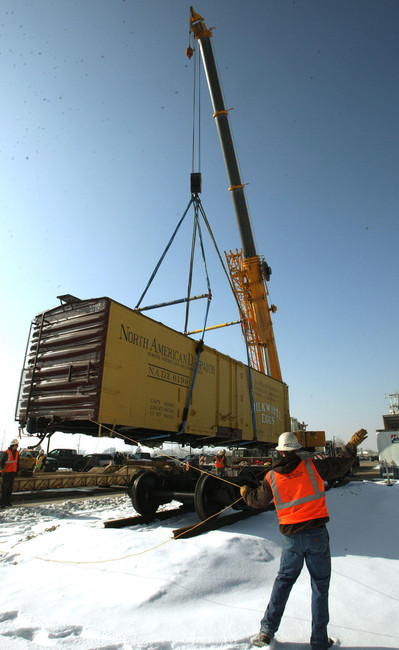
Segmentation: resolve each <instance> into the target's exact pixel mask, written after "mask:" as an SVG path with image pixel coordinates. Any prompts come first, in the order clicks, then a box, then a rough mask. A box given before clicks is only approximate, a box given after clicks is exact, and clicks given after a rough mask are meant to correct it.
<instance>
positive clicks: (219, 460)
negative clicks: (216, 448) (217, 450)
mask: <svg viewBox="0 0 399 650" xmlns="http://www.w3.org/2000/svg"><path fill="white" fill-rule="evenodd" d="M225 460H226V456H215V467H216V469H222V468H223V467H224V461H225Z"/></svg>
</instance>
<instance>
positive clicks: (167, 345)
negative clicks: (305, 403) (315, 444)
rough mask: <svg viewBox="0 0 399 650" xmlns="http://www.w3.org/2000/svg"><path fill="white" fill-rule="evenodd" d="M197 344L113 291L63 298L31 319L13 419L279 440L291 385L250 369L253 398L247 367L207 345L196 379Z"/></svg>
mask: <svg viewBox="0 0 399 650" xmlns="http://www.w3.org/2000/svg"><path fill="white" fill-rule="evenodd" d="M197 346H198V341H195V340H193V339H192V338H190V337H188V336H186V335H184V334H182V333H180V332H177V331H175V330H173V329H171V328H169V327H167V326H165V325H163V324H162V323H159V322H157V321H155V320H152V319H150V318H148V317H147V316H144V315H143V314H141V313H140V312H138V311H135V310H132V309H130V308H128V307H125V306H124V305H122V304H120V303H118V302H115V301H113V300H111V299H109V298H98V299H90V300H82V301H80V300H75V301H71V302H70V303H68V304H62V305H60V306H58V307H56V308H55V309H52V310H49V311H47V312H44V313H43V314H39V316H37V317H36V318H35V319H34V321H33V324H32V328H31V333H30V337H29V342H28V348H27V356H26V359H25V365H24V369H23V373H22V379H21V386H20V392H19V396H18V403H17V412H16V419H17V420H18V421H19V424H20V426H22V427H26V428H27V431H28V433H31V434H36V433H43V432H44V431H48V432H51V431H63V432H71V433H87V434H90V435H110V433H111V432H110V430H111V431H112V435H116V436H120V437H125V438H126V439H127V442H129V441H130V440H134V441H140V442H143V443H145V444H150V445H151V444H156V442H162V441H164V440H165V441H166V440H170V441H177V442H179V441H180V442H184V443H187V442H188V441H189V442H190V444H191V445H192V446H200V447H202V446H203V445H206V444H226V443H231V444H240V442H241V443H242V444H243V443H247V444H248V443H251V442H252V443H255V442H258V443H264V444H270V445H274V444H275V443H276V441H277V438H278V436H279V434H280V433H281V432H282V431H286V430H289V428H290V424H289V423H290V417H289V405H288V388H287V385H286V384H284V383H282V382H279V381H277V380H275V379H272V378H271V377H268V376H266V375H264V374H263V373H260V372H257V371H255V370H251V380H252V394H253V400H252V402H251V397H250V383H249V374H248V367H247V366H246V365H245V364H243V363H241V362H239V361H236V360H235V359H232V358H230V357H229V356H227V355H225V354H221V353H220V352H218V351H217V350H214V349H212V348H209V347H207V346H204V347H203V350H202V352H201V354H200V360H199V364H198V370H197V373H196V375H195V380H194V369H195V366H196V362H197ZM191 389H192V397H191V401H190V404H189V408H188V410H186V406H187V403H188V397H189V393H190V390H191ZM253 413H254V415H255V420H256V432H255V431H254V424H253ZM183 422H185V426H184V430H183V428H182V427H183Z"/></svg>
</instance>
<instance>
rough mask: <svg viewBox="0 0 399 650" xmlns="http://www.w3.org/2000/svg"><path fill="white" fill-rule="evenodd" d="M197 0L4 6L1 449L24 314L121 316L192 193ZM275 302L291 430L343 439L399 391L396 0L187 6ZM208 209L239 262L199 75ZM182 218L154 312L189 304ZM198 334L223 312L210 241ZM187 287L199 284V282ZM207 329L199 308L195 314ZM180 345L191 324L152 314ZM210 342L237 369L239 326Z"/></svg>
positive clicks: (0, 10) (11, 429)
mask: <svg viewBox="0 0 399 650" xmlns="http://www.w3.org/2000/svg"><path fill="white" fill-rule="evenodd" d="M189 6H190V2H186V1H185V0H180V1H177V0H176V1H173V0H169V1H157V0H126V1H122V0H108V1H105V0H68V2H66V1H64V0H3V2H2V3H1V7H0V30H1V54H0V66H1V84H2V92H1V97H2V99H1V102H0V123H1V132H2V135H1V143H0V165H1V169H0V183H1V192H0V214H1V235H2V255H1V277H2V318H1V359H2V372H1V375H2V389H1V395H0V398H1V414H2V425H1V427H2V431H0V440H1V438H2V434H3V435H5V436H8V435H14V434H15V433H16V425H15V424H14V422H13V417H14V408H15V401H16V396H17V389H18V383H19V374H20V370H21V367H22V362H23V356H24V352H25V345H26V340H27V335H28V330H29V324H30V321H31V319H32V318H33V317H34V316H35V315H36V314H37V313H39V312H41V311H43V310H45V309H48V308H51V307H54V306H56V304H57V303H58V301H57V299H56V296H57V295H59V294H63V293H72V294H74V295H76V296H78V297H80V298H89V297H99V296H103V295H107V296H109V297H111V298H113V299H115V300H118V301H120V302H122V303H123V304H125V305H128V306H131V307H133V306H134V305H135V304H136V302H137V300H138V298H139V296H140V295H141V292H142V290H143V288H144V286H145V284H146V282H147V279H148V278H149V275H150V273H151V272H152V270H153V268H154V266H155V263H156V262H157V260H158V258H159V256H160V254H161V252H162V250H163V248H164V247H165V245H166V243H167V241H168V239H169V237H170V235H171V233H172V231H173V229H174V227H175V225H176V223H177V221H178V219H179V217H180V216H181V214H182V213H183V211H184V209H185V207H186V205H187V203H188V201H189V199H190V190H189V176H190V172H191V153H192V150H191V144H192V143H191V140H192V93H193V61H191V62H190V61H189V60H188V59H187V58H186V57H185V49H186V47H187V45H188V34H189V27H188V19H189ZM194 8H195V10H196V11H197V12H199V13H200V14H202V15H203V16H204V18H205V21H206V23H207V25H208V26H215V27H216V29H215V30H214V35H213V47H214V51H215V56H216V59H217V62H218V68H219V73H220V77H221V82H222V86H223V89H224V93H225V100H226V106H227V107H233V108H234V110H233V111H231V113H230V123H231V128H232V131H233V134H234V139H235V144H236V148H237V154H238V158H239V161H240V168H241V172H242V178H243V181H244V182H248V183H249V185H248V187H247V189H246V195H247V202H248V206H249V210H250V214H251V219H252V224H253V229H254V233H255V237H256V243H257V248H258V253H259V254H261V255H264V256H265V257H266V260H267V262H268V263H269V264H270V266H271V267H272V269H273V275H272V279H271V281H270V283H269V291H270V298H271V302H273V303H275V304H276V305H277V306H278V311H277V313H276V314H275V316H274V318H273V322H274V328H275V336H276V340H277V347H278V352H279V356H280V363H281V368H282V373H283V378H284V380H285V381H286V382H287V383H288V385H289V389H290V404H291V414H292V415H293V416H295V417H297V418H298V419H300V420H305V421H306V422H307V423H308V424H309V427H310V428H311V429H325V430H326V432H327V436H328V437H331V436H333V435H336V436H339V437H343V438H344V439H345V440H346V439H348V437H349V436H350V434H351V433H352V432H353V431H355V430H356V429H358V428H359V427H361V426H364V427H366V428H367V429H368V430H369V432H370V434H371V435H370V443H371V446H375V445H374V442H375V436H374V433H375V430H376V429H378V428H381V427H382V417H381V416H382V413H384V412H387V410H388V403H387V401H386V400H385V397H384V395H385V393H388V392H392V391H394V390H397V389H398V388H399V373H398V367H399V364H398V360H399V353H398V322H399V307H398V296H397V285H398V275H399V261H398V260H399V255H398V235H399V218H398V203H399V202H398V198H399V197H398V193H399V183H398V168H399V153H398V152H399V142H398V139H399V138H398V107H399V91H398V62H399V27H398V25H399V3H398V2H397V1H396V0H374V1H370V0H335V1H334V0H324V1H323V2H320V1H319V0H295V1H286V0H278V1H277V0H273V1H271V0H250V2H246V3H244V2H242V0H218V1H217V2H215V1H214V0H212V1H210V0H201V1H200V0H198V2H197V4H195V3H194ZM201 98H202V109H201V114H202V125H201V171H202V175H203V192H202V201H203V205H204V208H205V211H206V213H207V216H208V219H209V220H210V222H211V224H212V227H213V230H214V233H215V237H216V239H217V242H218V245H219V247H220V249H221V250H230V249H232V250H235V249H236V248H240V247H241V243H240V240H239V234H238V229H237V227H236V223H235V217H234V211H233V207H232V203H231V198H230V195H229V193H228V191H227V187H228V182H227V178H226V173H225V169H224V163H223V158H222V154H221V150H220V146H219V140H218V137H217V132H216V127H215V124H214V121H213V119H212V117H211V113H212V109H211V104H210V99H209V94H208V90H207V87H206V84H205V76H204V74H202V76H201ZM191 223H192V222H191V219H190V221H189V222H187V224H186V226H185V228H184V229H183V230H182V232H181V234H180V235H179V237H178V240H177V242H176V244H175V245H174V247H173V249H172V251H171V253H170V254H169V256H168V258H167V260H166V263H165V265H164V266H163V267H161V271H160V274H159V277H157V279H156V281H155V283H154V285H153V288H152V289H151V292H150V294H149V296H148V300H147V302H148V303H151V302H155V301H157V302H158V301H160V300H171V299H174V298H180V297H183V296H184V295H185V291H186V283H187V269H188V262H189V252H190V245H191ZM207 255H208V264H209V270H210V280H211V286H212V290H213V295H214V298H213V302H212V307H211V313H210V317H209V323H210V324H216V323H220V322H223V321H226V320H234V319H235V318H236V317H237V314H236V310H235V305H234V301H233V299H232V297H231V296H230V294H229V290H228V288H227V285H226V282H225V280H224V277H223V274H222V273H221V271H220V269H219V267H218V264H217V261H216V256H215V254H214V253H213V250H212V247H211V245H210V243H209V240H207ZM193 290H194V292H196V293H202V292H203V291H204V290H206V284H205V280H204V277H203V274H202V273H201V272H200V266H198V272H197V274H196V279H195V283H194V288H193ZM194 312H195V314H194V315H195V318H194V322H192V326H193V328H194V327H201V326H202V323H203V315H204V305H203V304H202V305H201V306H198V308H197V310H194ZM151 316H152V317H154V318H156V319H159V320H162V321H163V322H165V323H167V324H169V325H171V326H172V327H175V328H176V329H182V328H183V326H184V310H183V309H179V308H174V309H168V310H162V312H157V313H152V314H151ZM205 342H206V343H208V344H209V345H211V346H212V347H216V348H218V349H220V350H222V351H223V352H226V353H227V354H230V355H231V356H233V357H236V358H239V359H244V358H245V349H244V346H243V343H242V340H241V333H240V331H239V330H238V329H237V328H236V329H234V328H228V329H225V330H222V331H221V333H220V332H219V333H213V334H209V336H207V337H206V339H205Z"/></svg>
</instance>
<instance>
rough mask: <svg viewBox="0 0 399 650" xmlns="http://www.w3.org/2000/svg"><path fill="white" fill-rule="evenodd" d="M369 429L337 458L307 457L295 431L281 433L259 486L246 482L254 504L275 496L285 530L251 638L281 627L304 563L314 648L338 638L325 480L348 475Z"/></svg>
mask: <svg viewBox="0 0 399 650" xmlns="http://www.w3.org/2000/svg"><path fill="white" fill-rule="evenodd" d="M366 437H367V431H366V430H365V429H360V430H359V431H357V432H356V433H355V434H354V435H353V436H352V438H351V439H350V441H349V442H348V444H347V445H346V446H345V447H344V449H343V451H342V453H341V454H340V455H339V456H336V457H334V458H324V459H317V460H316V459H315V460H311V459H310V458H304V459H302V458H301V457H300V456H299V454H298V452H299V449H301V447H302V445H300V444H299V442H298V439H297V437H296V435H295V433H291V432H286V433H282V434H281V436H280V437H279V440H278V445H277V447H276V449H277V451H279V452H280V454H281V457H280V458H279V459H278V460H277V461H275V462H274V463H273V465H272V469H271V470H270V472H268V473H267V474H266V476H265V478H264V479H263V482H262V484H261V485H260V486H259V487H258V488H251V487H249V486H246V485H244V486H243V487H241V488H240V492H241V496H242V498H243V499H244V501H245V503H247V504H248V505H249V506H251V507H252V508H265V507H266V506H267V505H268V503H269V502H270V501H271V500H272V499H274V503H275V506H276V510H277V514H278V518H279V523H280V532H281V533H282V536H283V543H282V553H281V562H280V568H279V572H278V574H277V577H276V579H275V581H274V585H273V589H272V593H271V597H270V601H269V604H268V606H267V609H266V611H265V614H264V616H263V618H262V620H261V624H260V632H259V634H257V635H256V636H255V637H254V639H252V643H253V645H255V646H258V647H262V646H268V645H270V643H271V641H272V639H273V637H274V635H275V633H276V632H277V630H278V628H279V625H280V621H281V618H282V616H283V613H284V608H285V605H286V603H287V600H288V597H289V595H290V592H291V589H292V587H293V585H294V583H295V582H296V580H297V578H298V576H299V574H300V573H301V570H302V567H303V563H304V561H305V562H306V566H307V568H308V571H309V573H310V576H311V585H312V634H311V638H310V644H311V648H312V650H327V649H328V648H330V647H331V646H332V645H333V643H334V641H333V640H332V639H330V638H329V637H328V634H327V623H328V621H329V613H328V590H329V585H330V576H331V558H330V544H329V537H328V532H327V529H326V523H327V522H328V521H329V516H328V512H327V507H326V498H325V492H324V481H327V480H330V479H333V478H337V477H339V476H343V475H344V474H345V473H346V472H347V471H348V469H349V468H350V466H351V465H352V463H353V462H354V460H355V458H356V455H357V447H358V445H360V444H361V443H362V442H363V440H365V438H366Z"/></svg>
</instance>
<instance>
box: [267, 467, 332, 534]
mask: <svg viewBox="0 0 399 650" xmlns="http://www.w3.org/2000/svg"><path fill="white" fill-rule="evenodd" d="M266 480H267V482H268V483H269V485H270V487H271V489H272V492H273V496H274V503H275V506H276V510H277V514H278V518H279V522H280V524H297V523H300V522H301V521H309V520H310V519H320V518H322V517H328V511H327V506H326V497H325V492H324V481H323V479H322V478H321V476H320V475H319V474H318V473H317V470H316V468H315V466H314V463H313V461H312V460H311V459H310V458H305V459H304V460H302V461H301V462H300V463H299V465H298V467H296V468H295V469H294V470H293V471H292V472H290V473H289V474H279V473H278V472H274V471H273V470H271V471H270V472H269V473H268V474H267V475H266Z"/></svg>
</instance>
